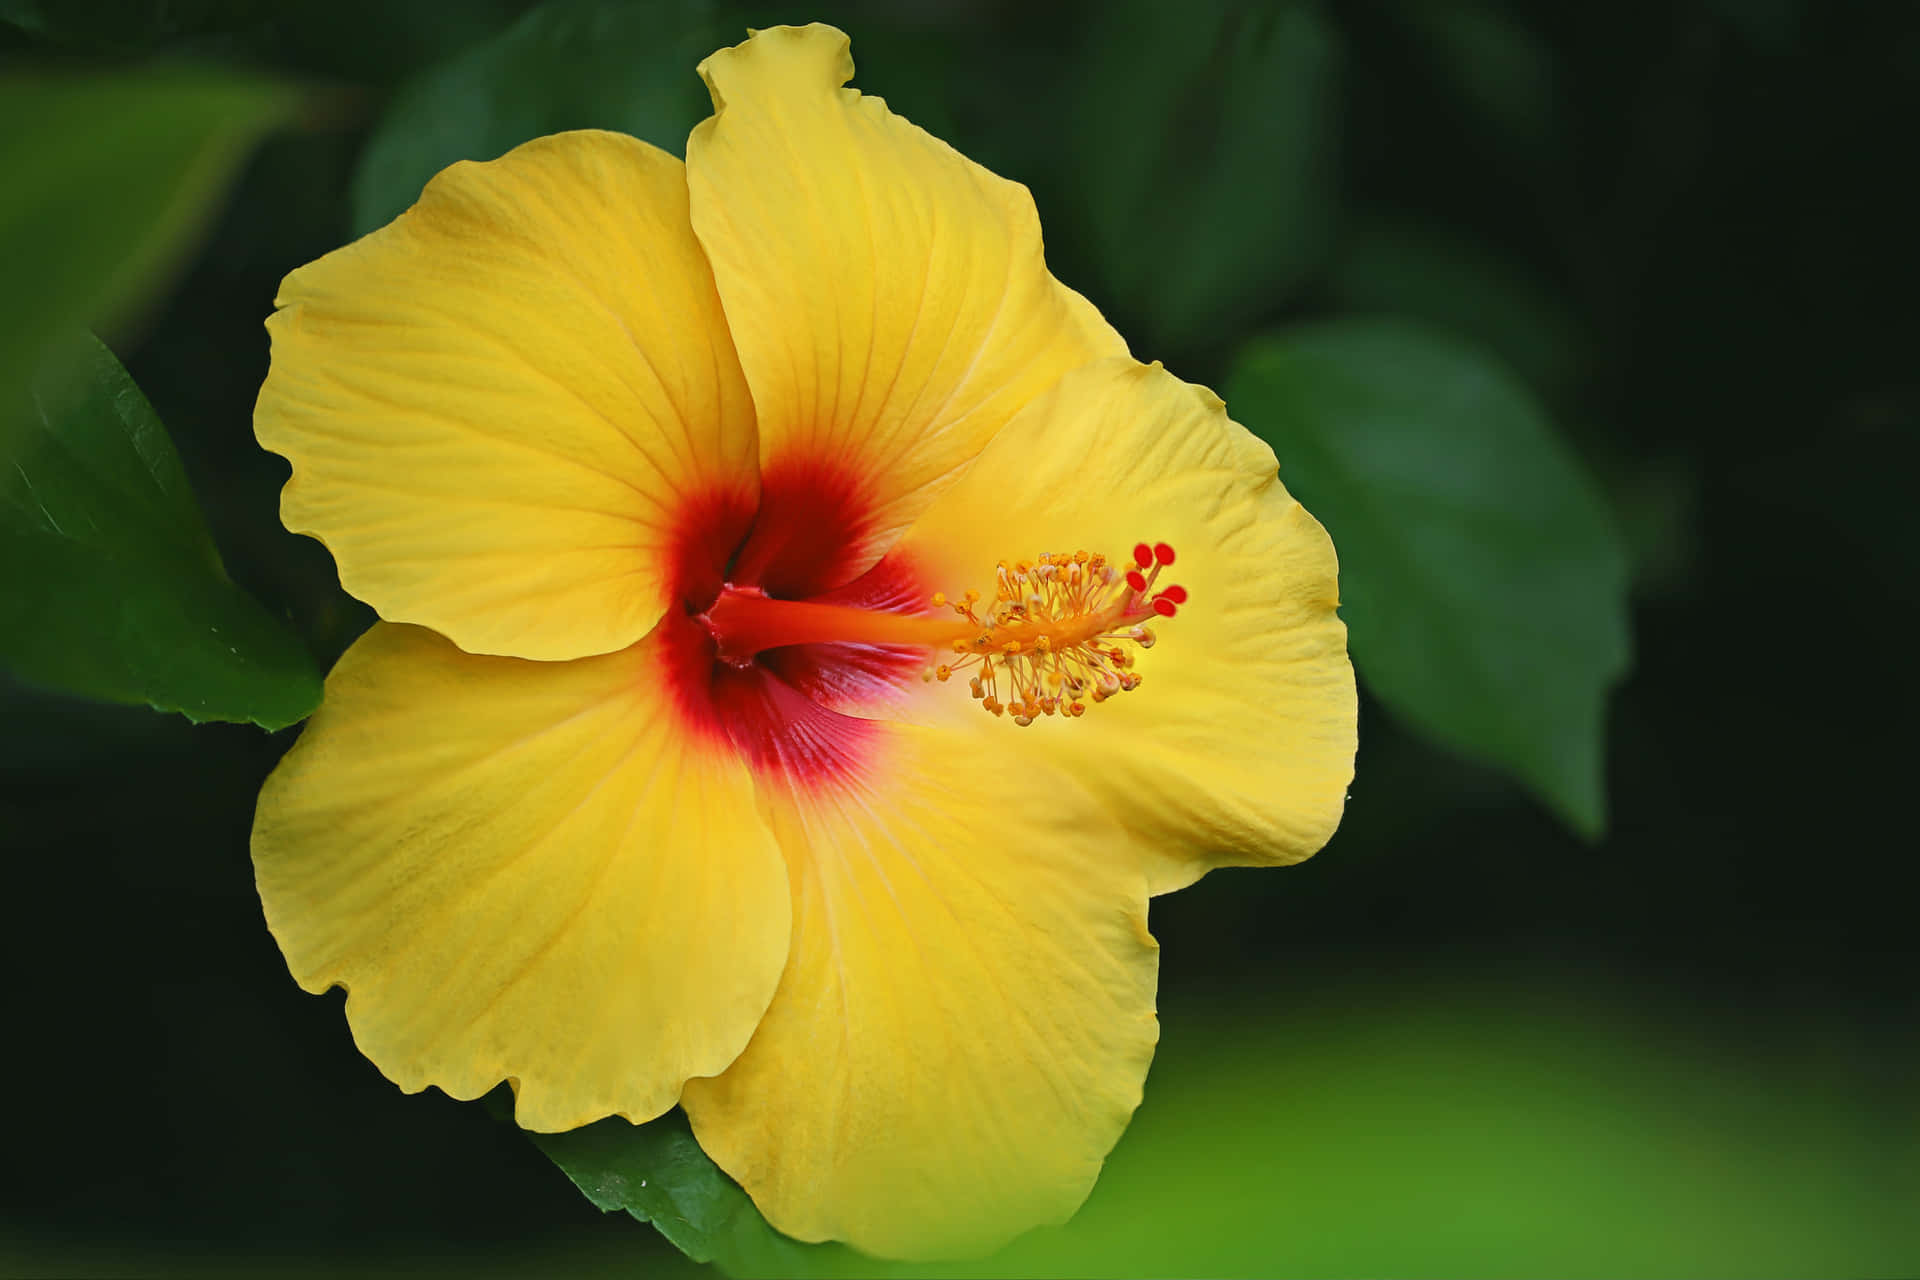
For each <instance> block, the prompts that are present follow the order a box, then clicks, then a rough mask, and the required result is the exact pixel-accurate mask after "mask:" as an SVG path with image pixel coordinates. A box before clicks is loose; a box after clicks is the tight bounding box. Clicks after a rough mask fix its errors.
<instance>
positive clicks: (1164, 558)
mask: <svg viewBox="0 0 1920 1280" xmlns="http://www.w3.org/2000/svg"><path fill="white" fill-rule="evenodd" d="M1133 556H1134V559H1136V560H1138V559H1139V558H1140V552H1139V550H1138V549H1136V550H1135V551H1134V553H1133ZM1153 558H1154V559H1155V560H1158V561H1159V562H1160V563H1161V564H1172V563H1173V548H1172V547H1170V546H1168V545H1167V544H1166V543H1164V542H1156V543H1154V544H1153ZM1140 567H1141V568H1142V569H1144V568H1146V567H1147V566H1146V562H1145V561H1142V562H1141V564H1140Z"/></svg>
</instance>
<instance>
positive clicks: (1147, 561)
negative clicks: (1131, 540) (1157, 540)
mask: <svg viewBox="0 0 1920 1280" xmlns="http://www.w3.org/2000/svg"><path fill="white" fill-rule="evenodd" d="M1160 545H1161V546H1166V544H1165V543H1164V542H1163V543H1161V544H1160ZM1167 556H1168V558H1172V556H1173V550H1172V549H1171V548H1168V550H1167ZM1133 562H1134V563H1135V564H1137V565H1139V566H1140V567H1141V568H1142V569H1151V568H1152V567H1153V548H1152V547H1149V546H1148V545H1147V544H1146V543H1144V542H1142V543H1138V544H1136V545H1135V546H1134V548H1133ZM1138 589H1139V588H1137V587H1136V588H1135V590H1138Z"/></svg>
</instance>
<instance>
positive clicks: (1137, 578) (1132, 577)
mask: <svg viewBox="0 0 1920 1280" xmlns="http://www.w3.org/2000/svg"><path fill="white" fill-rule="evenodd" d="M1127 585H1128V586H1130V587H1132V588H1133V589H1134V590H1135V591H1145V590H1146V589H1147V575H1146V574H1144V573H1142V572H1140V571H1139V570H1138V569H1129V570H1127Z"/></svg>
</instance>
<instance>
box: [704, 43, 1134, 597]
mask: <svg viewBox="0 0 1920 1280" xmlns="http://www.w3.org/2000/svg"><path fill="white" fill-rule="evenodd" d="M700 71H701V74H702V75H703V76H705V77H706V81H707V85H708V88H709V89H711V90H712V93H713V101H714V109H715V115H714V116H713V117H712V118H711V119H709V120H707V121H705V122H704V123H702V124H701V125H700V126H699V127H697V128H696V129H695V130H694V131H693V136H692V137H691V138H690V139H689V140H688V143H687V182H688V187H689V189H690V191H691V194H692V207H693V225H694V230H695V231H696V232H697V233H698V234H699V237H700V241H701V243H702V244H703V245H704V246H705V247H706V250H707V256H708V258H709V259H710V260H711V261H712V263H713V271H714V278H715V280H716V281H717V283H718V285H719V289H720V296H721V299H722V300H723V301H724V303H725V305H726V312H727V321H728V323H729V325H730V326H731V327H732V332H733V337H734V342H735V344H736V345H737V346H738V348H739V351H740V359H741V363H742V365H743V367H744V368H745V370H746V375H747V381H748V383H749V384H750V385H751V386H752V388H753V398H754V403H755V405H756V407H757V409H758V413H759V421H760V450H761V459H762V463H763V471H764V474H765V476H766V481H767V487H768V490H769V495H770V501H773V502H774V504H775V506H776V507H778V506H779V504H780V503H783V502H785V501H787V499H788V497H789V496H790V495H788V494H787V492H786V485H787V483H788V480H787V477H792V476H796V475H797V476H801V477H804V478H805V481H806V483H804V484H803V483H802V482H801V481H798V480H796V481H795V482H794V487H795V488H796V489H800V488H805V487H814V488H818V487H819V485H820V484H821V483H822V480H823V476H822V473H825V482H826V483H839V484H841V485H843V486H844V487H845V488H846V489H847V491H848V493H849V498H850V501H849V502H847V503H844V504H842V505H843V506H845V507H847V508H849V509H852V510H855V511H856V512H857V516H856V518H854V519H852V520H851V521H849V524H848V527H845V528H842V529H836V530H835V531H834V532H835V534H836V535H839V536H846V537H849V538H850V540H851V544H852V546H851V550H850V551H849V552H848V553H847V554H846V555H845V556H843V557H839V558H838V559H836V561H835V563H834V564H833V566H832V568H831V571H827V572H823V573H816V574H812V575H808V574H806V573H804V572H802V571H800V570H796V569H794V568H793V567H792V566H788V565H783V564H782V563H781V561H782V555H783V548H782V547H780V546H771V547H765V546H763V547H759V548H750V549H749V551H750V554H749V556H748V559H749V560H750V561H764V562H766V565H767V567H766V571H765V573H764V574H762V575H761V576H762V578H763V580H764V581H766V583H767V584H768V586H769V589H770V590H774V591H775V593H776V594H783V593H795V594H800V593H807V592H810V591H812V590H817V589H821V588H824V587H830V586H837V585H839V584H840V582H843V581H845V580H846V579H848V578H851V577H852V576H854V574H855V573H857V572H859V571H860V570H863V569H865V568H866V567H867V566H868V565H870V564H872V563H873V561H874V560H876V559H877V558H878V557H879V554H880V552H881V551H882V550H883V549H884V548H885V547H886V546H887V545H888V544H889V543H890V542H891V541H892V540H893V538H894V537H896V536H897V535H898V533H899V532H900V531H901V530H902V529H904V528H905V527H906V526H907V525H908V524H909V523H911V521H912V520H913V518H914V517H915V516H916V515H917V514H918V513H919V512H920V510H922V509H923V508H924V507H925V505H926V504H927V502H929V501H930V500H931V499H932V497H933V495H934V494H935V493H936V492H938V490H939V489H940V488H941V487H942V486H943V485H944V484H946V483H948V482H950V481H951V480H952V479H953V477H954V476H955V475H956V474H957V472H958V470H959V469H960V468H961V467H962V466H964V464H965V463H966V462H967V461H968V460H969V459H971V458H972V457H973V456H974V455H975V454H976V453H978V452H979V451H980V448H981V446H982V445H984V444H985V443H986V442H987V441H988V440H990V439H991V438H992V437H993V436H994V434H995V433H996V432H998V431H999V430H1000V428H1001V427H1002V426H1004V425H1005V424H1006V422H1007V420H1008V419H1009V418H1010V417H1012V415H1013V414H1014V413H1015V412H1017V411H1018V410H1019V409H1020V408H1021V407H1022V406H1023V405H1025V404H1026V403H1027V402H1028V401H1029V400H1031V399H1033V398H1034V397H1035V396H1036V395H1038V394H1040V393H1041V392H1042V391H1044V390H1045V389H1046V388H1047V387H1049V386H1051V385H1052V384H1053V383H1054V381H1056V380H1057V379H1058V378H1059V376H1060V375H1061V374H1062V373H1064V372H1065V371H1066V370H1067V369H1070V368H1073V367H1075V366H1077V365H1079V364H1082V363H1085V362H1086V361H1088V360H1090V359H1094V358H1097V357H1101V356H1108V355H1117V354H1122V353H1124V352H1125V350H1126V346H1125V344H1124V343H1123V342H1122V341H1121V340H1120V338H1119V336H1118V335H1117V334H1115V333H1114V332H1113V330H1112V329H1111V328H1110V327H1109V326H1108V325H1107V323H1106V322H1105V321H1104V320H1102V319H1101V318H1100V316H1099V313H1098V312H1096V311H1095V310H1094V309H1093V307H1092V306H1091V305H1089V304H1088V303H1087V302H1086V301H1085V299H1083V298H1081V297H1080V296H1079V295H1078V294H1076V293H1074V292H1072V291H1071V290H1069V289H1067V288H1066V287H1064V286H1063V285H1061V284H1060V283H1059V282H1058V281H1057V280H1055V279H1054V278H1053V277H1052V276H1051V275H1049V274H1048V272H1047V268H1046V263H1045V261H1044V260H1043V258H1042V254H1041V245H1040V226H1039V221H1038V218H1037V217H1036V215H1035V213H1034V208H1033V200H1032V197H1031V196H1029V195H1028V193H1027V190H1026V188H1025V187H1022V186H1020V185H1018V184H1017V183H1012V182H1008V181H1006V180H1005V179H1002V178H999V177H996V176H995V175H994V174H992V173H989V172H988V171H987V170H985V169H983V168H981V167H980V166H979V165H977V164H974V163H973V162H972V161H970V160H968V159H966V158H965V157H964V156H962V155H960V154H959V153H958V152H956V151H954V150H953V149H952V148H951V147H949V146H947V145H946V144H945V143H944V142H941V141H939V140H937V139H935V138H932V137H930V136H928V135H927V134H926V133H924V132H922V131H921V130H920V129H918V128H916V127H915V126H914V125H912V124H909V123H908V122H907V121H905V120H903V119H901V118H900V117H899V116H896V115H894V114H893V113H892V112H891V111H889V110H888V109H887V107H886V104H885V103H884V102H882V101H881V100H880V99H878V98H868V97H862V96H861V95H860V94H859V93H857V92H855V91H853V90H851V89H842V88H841V87H840V86H841V85H843V84H844V83H845V82H846V81H847V80H848V79H849V78H850V77H851V76H852V75H853V61H852V58H851V56H850V55H849V53H848V47H847V38H846V36H844V35H842V34H841V33H840V32H838V31H836V30H834V29H833V28H831V27H824V26H818V25H815V26H809V27H776V28H773V29H771V30H767V31H761V32H759V33H757V34H755V35H754V37H753V38H752V39H750V40H748V41H747V42H746V43H744V44H742V45H739V46H737V47H735V48H732V49H723V50H721V51H720V52H718V53H716V54H714V55H712V56H711V57H709V58H708V59H707V60H706V61H705V62H703V63H702V64H701V66H700ZM793 500H794V501H795V502H802V501H804V499H802V498H800V497H798V496H794V498H793ZM775 514H776V515H777V516H784V515H786V513H785V512H780V511H776V513H775ZM825 514H826V516H827V517H828V518H829V519H831V518H833V515H834V513H832V512H827V513H825ZM765 518H766V517H764V516H763V519H765ZM775 523H776V524H778V525H780V526H782V527H783V526H784V525H785V524H786V523H789V522H787V521H777V522H775ZM796 523H808V522H806V521H796ZM783 536H784V535H783ZM797 559H798V560H800V561H801V562H804V563H808V564H810V563H811V560H810V558H808V557H806V556H799V557H797ZM755 567H756V569H757V568H758V567H759V566H758V564H756V565H755ZM796 572H800V573H801V580H796V581H785V580H783V573H784V574H786V575H788V576H791V575H792V574H794V573H796Z"/></svg>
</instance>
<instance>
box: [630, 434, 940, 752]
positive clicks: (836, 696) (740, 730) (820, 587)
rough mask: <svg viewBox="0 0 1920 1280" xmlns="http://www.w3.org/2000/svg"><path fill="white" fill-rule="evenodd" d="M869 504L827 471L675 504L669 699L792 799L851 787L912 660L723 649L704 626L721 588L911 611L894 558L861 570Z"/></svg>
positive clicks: (908, 574)
mask: <svg viewBox="0 0 1920 1280" xmlns="http://www.w3.org/2000/svg"><path fill="white" fill-rule="evenodd" d="M872 510H873V504H872V502H871V500H870V499H868V498H867V497H866V496H865V494H864V493H863V492H862V490H861V488H860V486H859V484H858V483H857V482H856V480H855V479H854V478H853V477H851V476H849V475H847V474H846V473H844V472H842V471H840V470H838V469H835V468H832V467H828V466H824V465H822V466H796V465H792V464H789V465H786V466H783V467H779V468H770V469H769V471H768V474H767V477H766V479H765V481H764V482H763V486H762V491H761V495H760V499H759V501H758V502H757V503H756V502H755V501H754V500H753V496H752V494H751V493H749V492H744V491H739V490H734V491H717V492H714V493H708V494H703V495H701V496H699V497H697V498H693V499H690V500H688V501H687V502H686V504H685V506H684V508H683V511H682V515H681V519H680V531H679V534H678V536H677V538H676V539H675V546H676V550H675V553H674V565H673V573H674V592H675V597H676V599H677V600H678V601H679V607H678V608H677V609H672V610H670V611H669V613H668V616H667V617H666V619H664V620H663V621H662V623H661V628H660V631H661V639H662V641H663V643H664V644H665V651H666V656H667V678H668V681H669V683H670V685H671V688H672V691H673V701H674V705H675V707H676V708H677V709H678V712H679V714H680V715H681V717H682V718H683V719H684V721H685V723H686V726H687V728H688V730H689V731H690V732H693V733H695V734H696V735H698V736H699V737H701V738H702V739H704V740H707V741H711V742H719V743H724V744H726V745H727V746H728V747H729V748H730V749H731V750H733V751H735V752H737V753H738V754H739V755H740V757H741V758H742V759H743V760H744V761H745V762H746V763H747V764H748V765H749V766H750V767H752V768H753V769H754V771H755V772H756V773H758V774H760V775H762V776H763V777H766V778H768V779H770V780H778V781H781V782H785V783H787V784H789V785H791V786H793V787H795V788H820V787H833V786H843V785H847V784H850V783H852V782H855V781H857V780H858V779H859V777H860V776H861V775H862V773H863V772H864V771H865V769H866V768H867V766H868V765H869V764H870V763H871V760H872V757H873V754H874V752H875V750H876V742H877V737H878V734H879V725H878V724H877V723H876V722H875V721H874V720H873V719H872V718H870V717H872V716H873V715H874V714H876V713H877V712H880V711H883V710H884V709H885V708H886V707H887V706H888V705H889V704H891V703H893V702H895V701H896V700H898V699H899V697H900V696H901V693H902V690H903V689H904V688H905V687H906V684H907V682H908V681H909V680H912V679H915V678H917V674H918V672H919V670H920V668H921V667H922V666H923V665H924V661H925V659H924V655H923V654H922V652H921V651H920V650H919V649H914V648H902V647H898V646H889V645H869V644H843V643H808V644H791V645H786V644H782V645H778V646H775V647H769V648H764V649H758V650H757V651H753V652H737V651H724V652H723V645H722V644H721V642H720V639H719V638H717V637H716V635H715V634H714V628H713V627H712V626H711V624H710V621H709V620H708V619H707V617H706V615H707V614H708V612H709V610H710V609H711V608H712V607H713V605H714V602H715V601H716V600H717V599H719V597H720V595H721V592H722V591H723V590H726V589H732V590H734V591H736V592H746V593H752V594H755V595H760V594H764V595H765V596H768V597H773V598H775V599H779V600H800V601H810V602H815V603H820V604H834V605H843V606H851V607H855V608H861V609H872V610H885V611H888V612H897V613H916V612H920V611H921V610H922V609H923V608H924V606H925V602H926V600H927V592H926V591H925V589H924V588H923V586H922V584H921V583H920V582H919V581H918V580H917V579H916V576H915V575H914V573H913V572H912V570H911V568H910V567H909V566H907V565H905V564H904V563H902V562H900V560H899V558H898V557H887V558H886V559H883V560H881V561H880V562H879V563H878V564H874V565H872V566H871V567H867V566H866V561H867V559H868V558H869V557H870V556H871V555H872V551H871V550H870V549H869V536H870V531H871V524H872V521H871V514H870V513H871V512H872Z"/></svg>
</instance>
